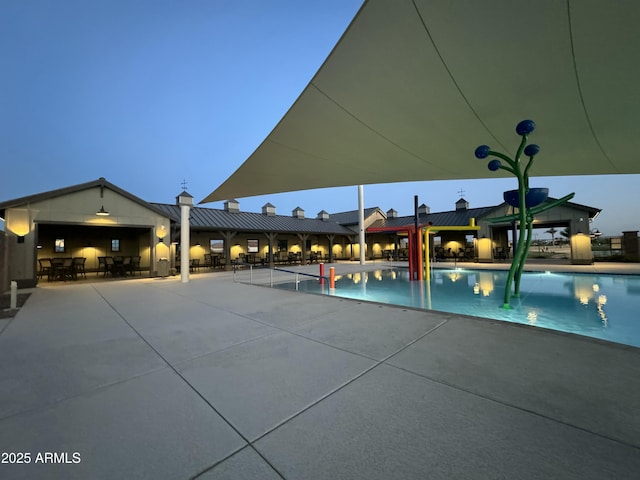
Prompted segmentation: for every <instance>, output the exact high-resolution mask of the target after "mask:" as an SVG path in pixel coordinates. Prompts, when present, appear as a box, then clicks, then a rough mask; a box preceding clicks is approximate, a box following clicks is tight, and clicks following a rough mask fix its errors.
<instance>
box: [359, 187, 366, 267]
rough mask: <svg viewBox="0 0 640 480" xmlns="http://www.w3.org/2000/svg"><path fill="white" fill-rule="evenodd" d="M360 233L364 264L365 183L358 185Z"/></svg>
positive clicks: (361, 254)
mask: <svg viewBox="0 0 640 480" xmlns="http://www.w3.org/2000/svg"><path fill="white" fill-rule="evenodd" d="M358 233H359V242H360V265H364V263H365V251H364V248H365V247H364V185H358Z"/></svg>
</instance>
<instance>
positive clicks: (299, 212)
mask: <svg viewBox="0 0 640 480" xmlns="http://www.w3.org/2000/svg"><path fill="white" fill-rule="evenodd" d="M291 215H292V216H293V218H304V210H303V209H301V208H300V207H296V208H294V209H293V210H292V211H291Z"/></svg>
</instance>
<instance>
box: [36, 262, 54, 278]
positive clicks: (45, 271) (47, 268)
mask: <svg viewBox="0 0 640 480" xmlns="http://www.w3.org/2000/svg"><path fill="white" fill-rule="evenodd" d="M38 264H39V265H40V270H38V278H42V277H44V276H45V275H46V276H47V281H48V282H50V281H51V273H52V271H51V259H50V258H39V259H38Z"/></svg>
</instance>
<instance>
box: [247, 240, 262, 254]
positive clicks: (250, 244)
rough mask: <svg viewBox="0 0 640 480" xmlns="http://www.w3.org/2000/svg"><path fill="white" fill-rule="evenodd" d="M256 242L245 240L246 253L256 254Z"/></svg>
mask: <svg viewBox="0 0 640 480" xmlns="http://www.w3.org/2000/svg"><path fill="white" fill-rule="evenodd" d="M258 245H259V242H258V240H247V253H258V249H259V246H258Z"/></svg>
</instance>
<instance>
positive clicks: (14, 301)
mask: <svg viewBox="0 0 640 480" xmlns="http://www.w3.org/2000/svg"><path fill="white" fill-rule="evenodd" d="M16 308H18V283H17V282H16V281H15V280H12V281H11V310H15V309H16Z"/></svg>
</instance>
